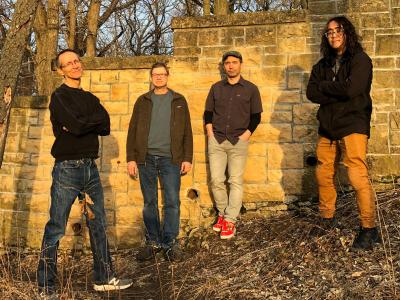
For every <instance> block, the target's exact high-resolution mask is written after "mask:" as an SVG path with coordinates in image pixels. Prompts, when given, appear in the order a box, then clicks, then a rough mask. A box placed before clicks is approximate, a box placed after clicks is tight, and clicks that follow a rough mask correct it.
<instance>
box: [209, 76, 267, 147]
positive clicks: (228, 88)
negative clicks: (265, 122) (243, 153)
mask: <svg viewBox="0 0 400 300" xmlns="http://www.w3.org/2000/svg"><path fill="white" fill-rule="evenodd" d="M206 111H211V112H213V118H212V125H213V131H214V136H215V138H216V139H217V141H218V143H222V142H223V141H225V140H226V139H227V140H228V141H229V142H231V143H232V144H233V145H235V144H236V143H237V142H238V141H239V136H240V135H241V134H243V132H245V131H246V130H247V128H248V126H249V122H250V115H251V114H257V113H261V112H262V104H261V97H260V92H259V90H258V88H257V86H256V85H254V84H253V83H251V82H250V81H247V80H245V79H243V77H240V80H239V82H238V83H236V84H233V85H231V84H229V82H228V80H227V79H223V80H221V81H218V82H217V83H215V84H213V86H212V87H211V89H210V92H209V93H208V96H207V101H206Z"/></svg>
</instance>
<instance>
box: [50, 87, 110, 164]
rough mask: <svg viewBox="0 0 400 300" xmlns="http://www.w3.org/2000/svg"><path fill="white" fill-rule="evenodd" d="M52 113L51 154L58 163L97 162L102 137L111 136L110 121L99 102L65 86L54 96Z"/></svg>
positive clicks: (59, 88) (86, 93)
mask: <svg viewBox="0 0 400 300" xmlns="http://www.w3.org/2000/svg"><path fill="white" fill-rule="evenodd" d="M49 109H50V120H51V124H52V125H53V133H54V136H55V138H56V139H55V141H54V144H53V147H52V148H51V154H52V155H53V156H54V158H55V159H56V161H63V160H71V159H81V158H97V157H98V151H99V135H109V134H110V117H109V115H108V113H107V111H106V110H105V109H104V107H103V106H102V105H101V104H100V101H99V99H98V98H97V97H96V96H95V95H93V94H92V93H90V92H87V91H84V90H82V89H79V88H72V87H69V86H67V85H65V84H62V85H61V86H60V87H58V88H57V89H56V90H55V91H54V92H53V94H52V95H51V101H50V105H49ZM63 127H64V128H66V129H67V130H64V129H63Z"/></svg>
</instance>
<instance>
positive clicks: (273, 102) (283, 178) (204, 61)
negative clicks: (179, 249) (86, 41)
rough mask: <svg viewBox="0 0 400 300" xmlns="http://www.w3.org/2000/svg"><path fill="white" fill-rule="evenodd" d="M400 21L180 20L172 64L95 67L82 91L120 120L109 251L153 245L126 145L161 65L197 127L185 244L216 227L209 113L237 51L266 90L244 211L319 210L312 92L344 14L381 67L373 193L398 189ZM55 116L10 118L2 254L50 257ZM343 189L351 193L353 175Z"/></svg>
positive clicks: (109, 149)
mask: <svg viewBox="0 0 400 300" xmlns="http://www.w3.org/2000/svg"><path fill="white" fill-rule="evenodd" d="M399 12H400V1H394V0H392V1H389V0H386V1H384V0H378V1H368V0H367V1H359V0H352V1H309V10H308V11H294V12H291V13H287V12H265V13H248V14H244V13H243V14H235V15H229V16H219V17H216V16H207V17H201V18H178V19H175V20H174V21H173V28H174V55H173V56H170V57H166V56H163V57H134V58H123V59H120V58H95V59H90V60H88V59H85V60H84V63H85V68H86V72H85V75H84V78H83V81H82V86H83V88H85V89H88V90H90V91H92V92H93V93H94V94H96V95H97V96H98V97H99V98H100V100H101V102H102V103H103V104H104V106H105V107H106V108H107V110H108V111H109V113H110V115H111V127H112V131H111V135H110V136H108V137H103V138H101V154H100V158H99V159H98V166H99V169H100V172H101V178H102V182H103V186H104V191H105V200H106V210H107V218H108V225H109V226H108V231H109V236H110V241H111V243H112V244H113V245H114V246H118V247H127V246H132V245H135V244H138V243H140V242H141V241H142V239H143V225H142V217H141V209H142V203H143V200H142V195H141V192H140V188H139V183H138V181H135V180H133V179H131V178H129V177H128V176H127V174H126V162H125V142H126V134H127V128H128V124H129V120H130V116H131V112H132V108H133V105H134V103H135V100H136V99H137V97H138V96H139V95H140V94H142V93H144V92H146V91H147V90H148V89H149V87H150V81H149V68H150V66H151V64H152V63H153V62H155V61H157V60H161V61H166V62H167V63H168V65H169V66H170V68H171V76H170V86H171V88H173V89H176V90H177V91H179V92H180V93H182V94H184V95H185V96H186V98H187V100H188V103H189V107H190V112H191V117H192V126H193V133H194V164H193V171H192V172H191V173H190V174H188V175H186V176H183V177H182V190H181V199H182V205H181V220H182V222H181V223H182V230H181V234H182V235H184V234H186V233H187V232H189V231H190V230H191V229H193V228H196V227H198V226H205V225H208V224H210V223H211V221H212V219H213V213H214V211H213V203H212V200H211V197H210V194H209V187H208V184H207V183H208V177H209V171H208V164H207V156H206V139H205V136H204V130H203V122H202V114H203V111H204V102H205V98H206V96H207V93H208V90H209V88H210V86H211V84H212V83H214V82H216V81H218V80H220V78H221V73H220V65H219V62H220V58H221V55H222V53H223V52H225V51H226V50H229V49H235V50H238V51H240V52H241V53H242V55H243V58H244V64H243V72H242V74H243V76H244V77H245V78H246V79H248V80H250V81H252V82H254V83H255V84H257V85H258V86H259V88H260V91H261V95H262V101H263V107H264V113H263V115H262V122H261V124H260V125H259V127H258V128H257V130H256V132H255V134H254V135H253V137H252V138H251V143H250V148H249V159H248V164H247V168H246V172H245V176H244V179H245V185H244V207H245V208H246V210H248V211H249V210H253V211H258V212H260V213H269V212H271V211H276V210H285V209H287V207H288V205H290V203H292V202H294V201H307V200H310V199H313V198H314V199H315V197H316V189H315V180H314V175H313V173H314V166H313V163H315V142H316V139H317V122H316V119H315V113H316V110H317V108H318V107H317V106H316V105H314V104H312V103H310V102H309V101H308V100H307V99H306V97H305V88H306V84H307V80H308V76H309V73H310V69H311V67H312V65H313V64H314V63H315V62H316V60H317V59H318V57H319V53H318V52H319V42H320V30H321V28H322V26H323V25H324V24H325V22H326V20H327V19H328V18H329V17H331V16H333V15H336V14H339V13H344V14H346V15H347V16H348V17H350V18H351V19H352V20H353V22H354V23H355V25H356V27H357V28H358V29H359V34H360V35H361V36H362V38H363V45H364V46H365V48H366V50H367V52H368V54H369V55H370V56H371V57H372V59H373V63H374V82H373V91H372V95H373V99H374V112H373V124H372V135H371V140H370V145H369V163H370V165H371V175H372V177H373V179H374V180H375V182H376V184H375V186H376V187H379V188H391V187H392V186H393V185H392V183H393V182H394V181H396V180H397V176H398V175H399V173H400V172H399V171H398V170H397V169H398V166H399V159H400V138H399V131H400V125H399V124H400V111H399V109H398V101H399V99H400V89H399V87H400V82H399V80H400V79H399V78H400V76H399V75H400V56H399V53H400V49H399V48H400V46H399V45H400V43H399V37H400V26H399V23H400V19H399V18H400V13H399ZM47 106H48V99H47V98H40V97H39V98H34V99H27V98H19V99H18V101H17V103H16V105H15V107H14V108H13V110H12V116H11V118H12V123H11V128H10V133H9V139H8V142H7V147H6V153H5V161H4V164H3V167H2V169H1V170H0V182H1V183H2V184H1V186H0V236H1V238H2V241H1V242H2V243H3V244H7V245H18V246H26V247H32V248H37V247H39V246H40V240H41V237H42V232H43V227H44V225H45V222H46V220H47V217H48V207H49V203H50V198H49V188H50V185H51V168H52V164H53V158H52V157H51V155H50V148H51V145H52V142H53V136H52V130H51V124H50V122H49V113H48V109H47ZM338 180H339V181H340V182H341V183H342V184H345V183H346V178H345V176H344V173H343V172H339V176H338ZM385 183H390V184H389V185H385ZM194 191H195V192H194ZM83 224H84V222H83V220H82V217H81V216H80V208H79V206H78V205H74V207H73V211H72V213H71V219H70V222H69V224H68V226H67V236H66V238H64V239H63V240H62V246H67V247H72V248H75V249H79V248H81V247H82V246H83V245H85V244H87V243H88V238H87V232H86V229H85V227H84V225H83ZM73 225H74V226H73Z"/></svg>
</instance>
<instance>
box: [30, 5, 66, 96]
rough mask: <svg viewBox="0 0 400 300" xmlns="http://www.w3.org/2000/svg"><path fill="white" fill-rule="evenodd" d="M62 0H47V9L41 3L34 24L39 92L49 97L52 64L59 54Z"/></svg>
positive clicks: (51, 87) (51, 86)
mask: <svg viewBox="0 0 400 300" xmlns="http://www.w3.org/2000/svg"><path fill="white" fill-rule="evenodd" d="M59 8H60V0H47V7H46V6H45V5H44V4H43V3H42V1H40V2H39V7H38V9H37V11H36V18H35V22H34V32H35V43H36V45H35V48H36V53H35V55H34V61H35V75H36V83H37V88H38V91H39V93H40V94H41V95H49V94H50V93H51V90H52V89H53V85H52V84H49V83H50V82H51V78H52V72H51V62H52V59H53V58H54V56H55V55H56V53H57V45H58V29H59Z"/></svg>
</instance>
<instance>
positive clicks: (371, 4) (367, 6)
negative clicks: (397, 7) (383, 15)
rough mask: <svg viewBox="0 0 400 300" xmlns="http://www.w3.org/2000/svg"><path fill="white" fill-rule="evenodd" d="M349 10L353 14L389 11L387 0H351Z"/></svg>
mask: <svg viewBox="0 0 400 300" xmlns="http://www.w3.org/2000/svg"><path fill="white" fill-rule="evenodd" d="M349 8H351V10H352V11H354V12H374V13H376V12H385V11H388V10H389V0H353V1H352V3H351V6H350V7H349Z"/></svg>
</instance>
